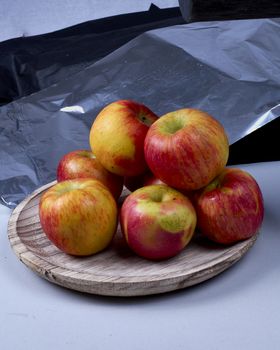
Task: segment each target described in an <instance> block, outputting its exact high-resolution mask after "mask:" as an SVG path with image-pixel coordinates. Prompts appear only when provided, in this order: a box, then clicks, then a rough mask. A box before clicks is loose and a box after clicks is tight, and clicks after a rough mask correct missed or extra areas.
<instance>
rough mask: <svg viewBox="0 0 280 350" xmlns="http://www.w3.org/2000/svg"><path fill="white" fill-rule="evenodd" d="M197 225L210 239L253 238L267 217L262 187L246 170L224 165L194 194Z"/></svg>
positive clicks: (236, 240)
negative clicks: (212, 178)
mask: <svg viewBox="0 0 280 350" xmlns="http://www.w3.org/2000/svg"><path fill="white" fill-rule="evenodd" d="M193 203H194V206H195V208H196V213H197V226H198V227H199V229H200V231H201V233H203V234H204V235H205V236H206V237H208V238H209V239H210V240H212V241H215V242H217V243H221V244H232V243H235V242H238V241H240V240H244V239H247V238H250V237H252V236H253V235H254V234H256V233H257V231H258V230H259V229H260V227H261V224H262V221H263V217H264V204H263V197H262V193H261V190H260V188H259V186H258V184H257V182H256V180H255V179H254V178H253V177H252V176H251V175H250V174H249V173H247V172H246V171H244V170H241V169H238V168H225V169H224V170H223V171H222V172H221V174H220V175H218V176H217V177H216V178H215V179H214V180H213V181H212V182H211V183H209V184H208V185H207V186H206V187H205V188H203V189H201V190H199V191H197V192H196V193H195V195H194V196H193Z"/></svg>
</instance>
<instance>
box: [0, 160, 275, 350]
mask: <svg viewBox="0 0 280 350" xmlns="http://www.w3.org/2000/svg"><path fill="white" fill-rule="evenodd" d="M240 167H241V168H243V169H246V170H247V171H249V172H250V173H251V174H252V175H253V176H254V177H255V178H256V180H257V181H258V183H259V185H260V187H261V189H262V192H263V195H264V201H265V219H264V222H263V226H262V229H261V233H260V236H259V238H258V239H257V242H256V243H255V245H254V246H253V247H252V248H251V250H250V251H249V252H248V253H247V254H246V255H245V256H244V257H243V258H242V259H241V260H240V261H239V262H238V263H236V264H235V265H234V266H233V267H231V268H230V269H228V270H227V271H225V272H223V273H222V274H221V275H219V276H217V277H215V278H212V279H211V280H209V281H207V282H203V283H201V284H200V285H197V286H194V287H190V288H187V289H183V290H180V291H176V292H171V293H168V294H163V295H155V296H148V297H141V298H127V299H122V298H113V297H101V296H94V295H86V294H81V293H78V292H74V291H71V290H67V289H64V288H62V287H59V286H56V285H54V284H52V283H50V282H48V281H45V280H44V279H42V278H40V277H38V276H37V275H35V274H34V273H33V272H31V271H30V270H29V269H28V268H27V267H25V265H23V264H22V263H21V262H20V261H19V260H18V259H17V257H16V256H15V255H14V253H13V252H12V250H11V248H10V244H9V241H8V238H7V222H8V218H9V215H10V213H11V210H9V209H8V208H5V207H3V206H0V220H1V221H0V222H1V228H0V277H1V280H0V349H2V350H21V349H23V350H33V349H34V350H35V349H36V350H44V349H48V350H49V349H60V350H63V349H83V350H87V349H90V350H99V349H102V350H106V349H122V350H126V349H127V350H132V349H133V350H138V349H139V350H143V349H147V350H149V349H160V350H165V349H166V350H167V349H168V350H170V349H172V350H173V349H175V350H177V349H184V350H185V349H190V350H196V349H203V350H204V349H207V350H214V349H215V350H220V349H222V350H231V349H234V350H237V349H238V350H243V349H244V350H245V349H246V350H250V349H254V350H258V349H260V350H263V349H269V350H276V349H280V273H279V271H280V185H279V179H280V162H271V163H259V164H251V165H243V166H240Z"/></svg>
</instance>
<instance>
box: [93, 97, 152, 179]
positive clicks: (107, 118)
mask: <svg viewBox="0 0 280 350" xmlns="http://www.w3.org/2000/svg"><path fill="white" fill-rule="evenodd" d="M157 119H158V117H157V116H156V115H155V114H154V113H153V112H152V111H151V110H150V109H149V108H147V107H146V106H144V105H143V104H139V103H137V102H134V101H131V100H120V101H116V102H113V103H111V104H109V105H108V106H106V107H105V108H104V109H103V110H102V111H101V112H100V113H99V114H98V116H97V117H96V119H95V121H94V122H93V124H92V127H91V130H90V135H89V141H90V146H91V149H92V150H93V152H94V154H95V155H96V158H97V159H98V160H99V161H100V163H101V164H102V165H103V166H104V168H106V169H107V170H108V171H110V172H112V173H114V174H117V175H120V176H136V175H140V174H141V173H143V172H145V171H146V170H147V164H146V162H145V156H144V140H145V137H146V134H147V131H148V130H149V127H150V125H152V124H153V122H154V121H156V120H157Z"/></svg>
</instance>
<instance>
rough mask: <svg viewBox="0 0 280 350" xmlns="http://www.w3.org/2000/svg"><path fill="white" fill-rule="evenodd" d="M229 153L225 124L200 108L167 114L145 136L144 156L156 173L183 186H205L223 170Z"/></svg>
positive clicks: (165, 179) (178, 186)
mask: <svg viewBox="0 0 280 350" xmlns="http://www.w3.org/2000/svg"><path fill="white" fill-rule="evenodd" d="M228 155H229V144H228V138H227V135H226V132H225V130H224V128H223V126H222V125H221V124H220V123H219V122H218V121H217V120H216V119H215V118H213V117H212V116H210V115H209V114H207V113H205V112H203V111H200V110H197V109H188V108H185V109H180V110H177V111H174V112H171V113H168V114H165V115H164V116H162V117H161V118H159V119H158V120H157V121H156V122H155V123H153V124H152V125H151V127H150V129H149V131H148V133H147V136H146V139H145V158H146V161H147V163H148V165H149V167H150V169H151V171H152V172H153V174H154V175H155V177H157V178H159V179H160V180H161V181H162V182H164V183H166V184H167V185H169V186H171V187H174V188H177V189H180V190H187V191H190V190H196V189H199V188H201V187H203V186H206V185H207V184H208V183H209V182H210V181H211V180H213V179H214V178H215V177H216V176H217V175H218V174H219V173H220V172H221V171H222V170H223V168H224V166H225V165H226V163H227V160H228Z"/></svg>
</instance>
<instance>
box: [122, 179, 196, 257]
mask: <svg viewBox="0 0 280 350" xmlns="http://www.w3.org/2000/svg"><path fill="white" fill-rule="evenodd" d="M120 224H121V229H122V233H123V236H124V238H125V240H126V242H127V244H128V246H129V247H130V248H131V249H132V251H134V252H135V253H136V254H137V255H139V256H141V257H143V258H146V259H150V260H162V259H167V258H171V257H173V256H175V255H177V254H179V252H181V251H182V250H183V249H184V248H185V247H186V245H187V244H188V243H189V241H190V240H191V238H192V236H193V234H194V230H195V226H196V213H195V210H194V207H193V205H192V204H191V202H190V201H189V200H188V198H187V197H185V196H184V195H183V194H181V193H180V192H178V191H176V190H174V189H172V188H170V187H168V186H166V185H150V186H145V187H142V188H140V189H138V190H136V191H134V192H133V193H131V194H130V195H129V196H128V197H127V198H126V199H125V201H124V203H123V205H122V208H121V212H120Z"/></svg>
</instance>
